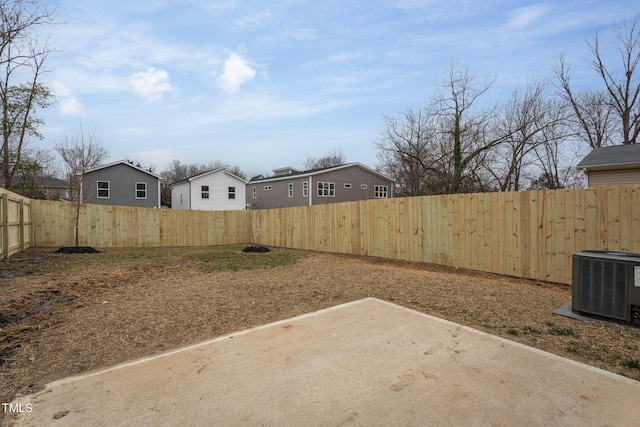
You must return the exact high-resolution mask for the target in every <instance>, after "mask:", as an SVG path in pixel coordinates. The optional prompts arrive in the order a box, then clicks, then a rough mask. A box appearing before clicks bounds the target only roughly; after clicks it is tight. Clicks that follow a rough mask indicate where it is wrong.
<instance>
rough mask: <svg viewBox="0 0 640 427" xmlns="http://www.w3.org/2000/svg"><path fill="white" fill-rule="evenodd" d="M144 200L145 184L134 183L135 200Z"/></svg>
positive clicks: (145, 195) (145, 193) (145, 194)
mask: <svg viewBox="0 0 640 427" xmlns="http://www.w3.org/2000/svg"><path fill="white" fill-rule="evenodd" d="M146 198H147V183H146V182H136V199H146Z"/></svg>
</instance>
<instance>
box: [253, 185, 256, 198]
mask: <svg viewBox="0 0 640 427" xmlns="http://www.w3.org/2000/svg"><path fill="white" fill-rule="evenodd" d="M256 196H257V192H256V187H253V198H254V199H255V198H256Z"/></svg>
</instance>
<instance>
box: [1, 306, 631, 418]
mask: <svg viewBox="0 0 640 427" xmlns="http://www.w3.org/2000/svg"><path fill="white" fill-rule="evenodd" d="M639 402H640V382H637V381H633V380H631V379H628V378H625V377H621V376H618V375H615V374H612V373H609V372H606V371H603V370H600V369H597V368H593V367H590V366H587V365H584V364H580V363H577V362H574V361H571V360H568V359H564V358H561V357H558V356H555V355H552V354H549V353H545V352H543V351H540V350H536V349H533V348H530V347H526V346H524V345H520V344H517V343H514V342H511V341H507V340H504V339H501V338H499V337H495V336H492V335H489V334H486V333H483V332H480V331H477V330H474V329H471V328H467V327H465V326H461V325H458V324H455V323H452V322H448V321H444V320H442V319H438V318H435V317H432V316H428V315H425V314H422V313H418V312H415V311H412V310H409V309H406V308H403V307H400V306H397V305H394V304H391V303H388V302H384V301H380V300H377V299H373V298H367V299H364V300H360V301H355V302H352V303H348V304H344V305H340V306H336V307H333V308H330V309H326V310H322V311H318V312H316V313H312V314H307V315H303V316H300V317H296V318H293V319H289V320H286V321H280V322H276V323H272V324H269V325H265V326H261V327H258V328H254V329H251V330H247V331H243V332H239V333H235V334H230V335H227V336H224V337H220V338H216V339H214V340H211V341H208V342H204V343H201V344H198V345H194V346H191V347H187V348H183V349H179V350H176V351H172V352H168V353H164V354H161V355H158V356H155V357H150V358H145V359H142V360H137V361H133V362H130V363H126V364H122V365H119V366H115V367H112V368H109V369H106V370H103V371H99V372H94V373H90V374H87V375H83V376H79V377H73V378H67V379H63V380H60V381H56V382H53V383H51V384H49V385H47V386H46V388H45V390H43V391H41V392H39V393H37V394H33V395H28V396H24V397H21V398H18V399H16V400H15V401H14V402H13V404H14V405H20V407H21V408H23V409H24V408H30V411H23V412H22V413H20V414H19V415H18V416H17V417H15V419H13V421H15V423H16V425H19V426H56V425H65V426H87V425H92V426H141V425H147V426H151V425H154V426H161V425H164V426H178V425H181V426H182V425H194V426H195V425H198V426H204V425H214V426H250V425H266V426H286V425H296V426H298V425H305V426H314V425H317V426H338V425H367V426H370V425H404V426H411V425H414V426H418V425H420V426H423V425H466V426H471V425H477V426H512V425H527V426H529V425H540V426H549V425H563V426H585V425H610V426H631V425H634V426H635V425H638V404H639ZM15 407H16V406H14V408H15ZM10 421H11V417H6V419H5V422H6V423H8V422H10Z"/></svg>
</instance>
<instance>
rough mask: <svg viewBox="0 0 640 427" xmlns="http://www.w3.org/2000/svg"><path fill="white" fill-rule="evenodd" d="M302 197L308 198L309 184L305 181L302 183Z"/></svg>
mask: <svg viewBox="0 0 640 427" xmlns="http://www.w3.org/2000/svg"><path fill="white" fill-rule="evenodd" d="M302 196H303V197H309V183H308V182H307V181H305V182H303V183H302Z"/></svg>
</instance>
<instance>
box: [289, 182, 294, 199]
mask: <svg viewBox="0 0 640 427" xmlns="http://www.w3.org/2000/svg"><path fill="white" fill-rule="evenodd" d="M289 197H293V184H289Z"/></svg>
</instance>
